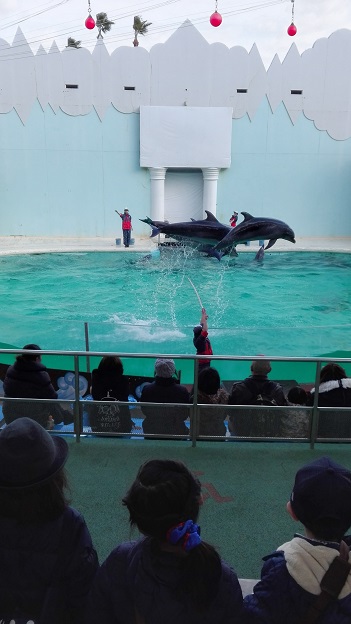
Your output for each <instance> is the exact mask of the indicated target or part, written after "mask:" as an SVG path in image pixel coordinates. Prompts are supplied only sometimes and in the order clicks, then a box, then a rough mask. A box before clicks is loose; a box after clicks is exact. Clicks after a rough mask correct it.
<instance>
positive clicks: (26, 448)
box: [0, 418, 68, 489]
mask: <svg viewBox="0 0 351 624" xmlns="http://www.w3.org/2000/svg"><path fill="white" fill-rule="evenodd" d="M67 456H68V445H67V442H66V440H64V439H63V438H59V437H54V436H51V435H50V434H49V433H48V432H47V431H45V429H44V428H43V427H42V426H41V425H39V423H37V422H36V421H35V420H32V419H31V418H17V419H16V420H14V421H13V422H12V423H10V424H9V425H7V426H6V427H5V429H3V430H2V431H1V432H0V488H1V489H12V488H18V489H20V488H21V489H22V488H29V487H33V486H36V485H41V484H43V483H45V482H46V481H49V479H51V478H52V477H53V476H54V475H55V474H56V473H57V472H59V470H61V468H62V467H63V466H64V464H65V462H66V460H67Z"/></svg>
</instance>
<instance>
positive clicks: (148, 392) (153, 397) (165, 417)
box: [140, 358, 190, 435]
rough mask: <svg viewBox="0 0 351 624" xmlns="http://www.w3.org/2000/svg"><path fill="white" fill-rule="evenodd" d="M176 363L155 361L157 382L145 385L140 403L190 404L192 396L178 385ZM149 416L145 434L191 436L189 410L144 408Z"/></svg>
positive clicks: (145, 422) (165, 360) (164, 360)
mask: <svg viewBox="0 0 351 624" xmlns="http://www.w3.org/2000/svg"><path fill="white" fill-rule="evenodd" d="M175 372H176V370H175V366H174V361H173V360H169V359H163V358H159V359H158V360H156V362H155V381H153V382H152V383H148V384H145V386H144V387H143V390H142V393H141V397H140V401H141V402H143V401H147V402H150V403H190V395H189V392H188V390H187V388H186V387H185V386H182V385H180V384H179V383H178V381H177V379H176V378H175V377H174V375H175ZM141 409H142V412H143V414H144V415H145V419H144V420H143V431H144V433H161V434H178V435H184V434H185V435H188V434H189V430H188V428H187V426H186V424H185V422H184V421H185V420H186V419H187V418H188V417H189V409H188V408H186V407H176V406H174V407H157V406H150V407H148V406H147V405H143V406H142V408H141Z"/></svg>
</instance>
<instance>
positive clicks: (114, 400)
mask: <svg viewBox="0 0 351 624" xmlns="http://www.w3.org/2000/svg"><path fill="white" fill-rule="evenodd" d="M91 394H92V397H93V400H94V401H109V404H108V405H106V404H104V405H89V406H88V413H89V421H90V425H91V428H92V430H93V431H99V432H102V433H107V432H114V433H130V432H131V430H132V427H133V421H132V419H131V417H130V413H129V407H128V405H118V401H128V396H129V382H128V378H127V377H125V376H124V375H123V364H122V362H121V360H120V358H119V357H116V356H113V355H107V356H105V357H103V358H102V360H101V362H100V363H99V366H98V367H97V368H95V369H94V370H93V372H92V381H91Z"/></svg>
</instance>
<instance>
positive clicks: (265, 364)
mask: <svg viewBox="0 0 351 624" xmlns="http://www.w3.org/2000/svg"><path fill="white" fill-rule="evenodd" d="M271 370H272V368H271V363H270V362H269V361H268V360H254V361H253V362H252V364H251V371H252V373H253V374H254V375H267V374H268V373H270V371H271Z"/></svg>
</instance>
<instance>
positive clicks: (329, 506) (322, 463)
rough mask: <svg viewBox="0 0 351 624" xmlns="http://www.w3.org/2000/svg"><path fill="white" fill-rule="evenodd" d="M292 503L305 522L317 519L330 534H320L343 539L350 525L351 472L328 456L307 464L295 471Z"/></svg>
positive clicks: (308, 525)
mask: <svg viewBox="0 0 351 624" xmlns="http://www.w3.org/2000/svg"><path fill="white" fill-rule="evenodd" d="M290 503H291V507H292V509H293V511H294V514H295V515H296V517H297V518H298V519H299V520H300V522H302V524H303V525H304V526H306V527H307V528H311V527H312V528H311V530H312V529H313V526H314V525H315V524H316V523H318V525H319V526H322V527H323V526H325V528H326V531H327V532H328V534H330V536H328V535H318V536H317V537H320V538H321V537H326V539H330V537H336V536H340V539H341V537H342V536H343V535H344V534H345V532H346V531H347V529H348V528H349V527H350V526H351V472H350V471H349V470H348V469H347V468H344V466H341V465H340V464H337V463H336V462H334V461H333V460H332V459H330V458H329V457H321V458H320V459H316V460H314V461H312V462H310V463H308V464H306V465H305V466H303V467H302V468H300V470H298V472H297V473H296V477H295V484H294V488H293V491H292V493H291V496H290ZM322 530H323V529H322Z"/></svg>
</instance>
